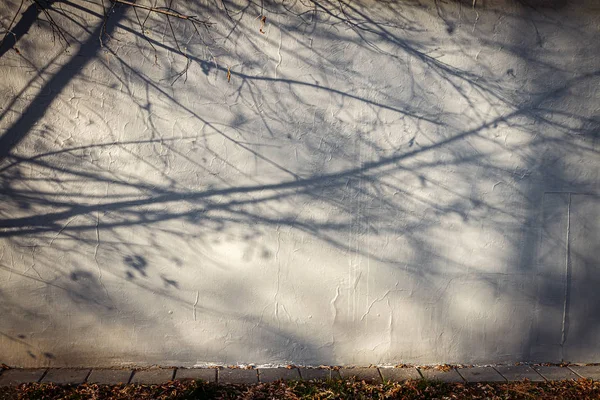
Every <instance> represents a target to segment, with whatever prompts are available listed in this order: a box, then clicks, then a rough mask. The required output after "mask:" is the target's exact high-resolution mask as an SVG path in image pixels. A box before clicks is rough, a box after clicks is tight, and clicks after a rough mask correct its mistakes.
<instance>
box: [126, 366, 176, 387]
mask: <svg viewBox="0 0 600 400" xmlns="http://www.w3.org/2000/svg"><path fill="white" fill-rule="evenodd" d="M173 372H174V370H173V369H171V368H159V369H146V370H142V371H135V373H134V374H133V377H132V378H131V383H138V384H143V385H158V384H161V383H165V382H168V381H172V380H173Z"/></svg>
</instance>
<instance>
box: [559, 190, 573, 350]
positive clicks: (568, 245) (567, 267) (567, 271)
mask: <svg viewBox="0 0 600 400" xmlns="http://www.w3.org/2000/svg"><path fill="white" fill-rule="evenodd" d="M570 234H571V193H569V201H568V203H567V238H566V255H565V296H564V304H563V318H562V328H561V338H560V352H561V354H560V359H561V361H564V345H565V342H566V340H567V313H568V311H569V310H568V308H569V274H570V261H571V257H570V255H571V243H570V236H571V235H570Z"/></svg>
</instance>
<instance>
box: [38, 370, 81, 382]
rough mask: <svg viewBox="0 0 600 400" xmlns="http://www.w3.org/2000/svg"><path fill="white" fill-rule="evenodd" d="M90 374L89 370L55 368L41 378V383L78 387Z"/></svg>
mask: <svg viewBox="0 0 600 400" xmlns="http://www.w3.org/2000/svg"><path fill="white" fill-rule="evenodd" d="M89 374H90V370H89V369H79V368H56V369H49V370H48V373H47V374H46V375H44V377H43V378H42V382H43V383H50V382H52V383H55V384H57V385H79V384H80V383H83V382H85V379H86V378H87V376H88V375H89Z"/></svg>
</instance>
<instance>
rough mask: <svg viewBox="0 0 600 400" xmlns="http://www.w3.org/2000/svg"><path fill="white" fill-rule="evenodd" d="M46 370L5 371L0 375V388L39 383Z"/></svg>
mask: <svg viewBox="0 0 600 400" xmlns="http://www.w3.org/2000/svg"><path fill="white" fill-rule="evenodd" d="M44 372H46V369H7V370H6V371H4V372H3V373H2V375H0V386H17V385H20V384H21V383H30V382H39V380H40V379H41V378H42V376H43V375H44Z"/></svg>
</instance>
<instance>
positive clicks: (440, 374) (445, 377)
mask: <svg viewBox="0 0 600 400" xmlns="http://www.w3.org/2000/svg"><path fill="white" fill-rule="evenodd" d="M419 371H420V372H421V374H422V375H423V378H425V379H427V380H430V381H440V382H450V383H451V382H464V380H463V378H462V377H461V376H460V375H459V374H458V372H456V370H455V369H451V370H450V371H441V370H439V369H435V368H431V369H420V370H419Z"/></svg>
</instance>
